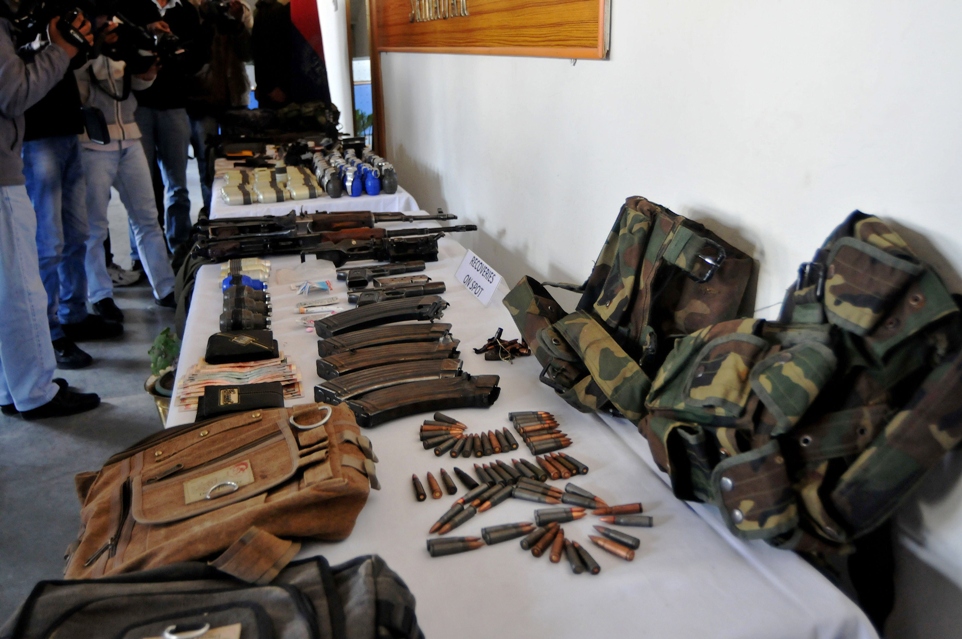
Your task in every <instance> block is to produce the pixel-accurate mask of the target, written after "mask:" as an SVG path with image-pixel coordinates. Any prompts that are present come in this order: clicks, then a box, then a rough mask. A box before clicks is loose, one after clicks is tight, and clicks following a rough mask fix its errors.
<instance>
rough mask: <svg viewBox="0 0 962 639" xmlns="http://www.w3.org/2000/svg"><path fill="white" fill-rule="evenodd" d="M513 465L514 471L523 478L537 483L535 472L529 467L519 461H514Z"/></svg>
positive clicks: (512, 461)
mask: <svg viewBox="0 0 962 639" xmlns="http://www.w3.org/2000/svg"><path fill="white" fill-rule="evenodd" d="M511 465H512V466H514V469H515V470H516V471H518V472H519V473H521V476H522V477H524V478H525V479H530V480H532V481H537V480H535V477H536V475H535V474H534V471H532V470H531V469H530V468H528V467H527V466H525V465H524V464H522V463H521V462H519V461H518V460H517V459H512V460H511Z"/></svg>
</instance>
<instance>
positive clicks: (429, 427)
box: [421, 424, 464, 434]
mask: <svg viewBox="0 0 962 639" xmlns="http://www.w3.org/2000/svg"><path fill="white" fill-rule="evenodd" d="M421 432H422V433H457V434H461V433H463V432H464V429H463V428H461V427H460V426H451V425H448V424H445V425H443V426H441V425H436V424H423V425H422V426H421Z"/></svg>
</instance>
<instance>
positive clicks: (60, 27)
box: [11, 0, 91, 59]
mask: <svg viewBox="0 0 962 639" xmlns="http://www.w3.org/2000/svg"><path fill="white" fill-rule="evenodd" d="M83 13H84V12H83V10H82V9H81V6H80V4H79V3H78V2H77V0H35V1H33V2H24V3H23V4H21V5H20V10H19V11H18V12H17V16H16V17H15V18H14V19H13V20H12V21H11V25H12V27H13V31H14V33H15V34H16V43H17V47H18V48H23V47H26V48H30V49H35V48H38V43H42V44H45V43H46V42H47V25H48V24H50V21H51V20H53V19H54V18H56V17H59V18H60V21H59V22H58V23H57V31H59V32H60V34H61V35H62V36H63V37H64V39H65V40H66V41H67V42H69V43H70V44H72V45H73V46H74V47H76V48H77V49H78V50H79V51H80V57H81V58H84V59H85V58H86V55H87V54H89V52H90V49H91V47H90V44H89V43H88V42H87V40H86V38H84V36H83V34H81V33H80V31H78V30H77V29H76V28H74V27H73V24H72V23H73V21H74V20H76V18H77V16H79V15H82V14H83ZM38 36H39V40H38Z"/></svg>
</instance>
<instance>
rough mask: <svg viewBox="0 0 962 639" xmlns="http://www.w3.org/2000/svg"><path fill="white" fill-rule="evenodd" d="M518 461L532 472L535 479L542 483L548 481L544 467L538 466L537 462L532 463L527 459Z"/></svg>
mask: <svg viewBox="0 0 962 639" xmlns="http://www.w3.org/2000/svg"><path fill="white" fill-rule="evenodd" d="M518 461H519V462H521V465H522V466H524V467H525V468H527V469H528V470H530V471H531V472H532V473H534V477H535V479H537V480H538V481H540V482H542V483H544V482H546V481H548V477H549V475H548V473H547V472H545V470H544V468H542V467H541V466H538V465H537V464H533V463H531V462H529V461H528V460H527V459H520V460H518Z"/></svg>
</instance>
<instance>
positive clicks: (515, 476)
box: [495, 459, 522, 484]
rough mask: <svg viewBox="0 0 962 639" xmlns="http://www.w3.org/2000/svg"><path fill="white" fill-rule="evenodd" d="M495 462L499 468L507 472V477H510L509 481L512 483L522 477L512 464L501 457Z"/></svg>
mask: <svg viewBox="0 0 962 639" xmlns="http://www.w3.org/2000/svg"><path fill="white" fill-rule="evenodd" d="M495 463H496V464H497V465H498V468H500V469H501V470H503V471H504V472H506V473H508V477H510V478H511V483H512V484H515V483H517V482H518V480H519V479H521V477H522V475H521V473H519V472H518V471H517V470H515V469H514V466H512V465H511V464H508V463H507V462H505V461H504V460H502V459H499V460H497V462H495Z"/></svg>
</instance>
